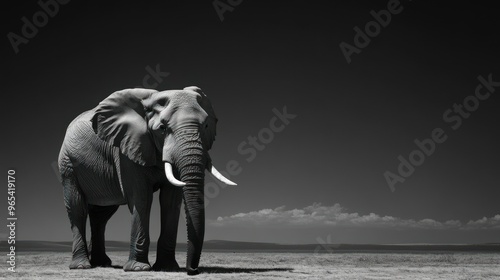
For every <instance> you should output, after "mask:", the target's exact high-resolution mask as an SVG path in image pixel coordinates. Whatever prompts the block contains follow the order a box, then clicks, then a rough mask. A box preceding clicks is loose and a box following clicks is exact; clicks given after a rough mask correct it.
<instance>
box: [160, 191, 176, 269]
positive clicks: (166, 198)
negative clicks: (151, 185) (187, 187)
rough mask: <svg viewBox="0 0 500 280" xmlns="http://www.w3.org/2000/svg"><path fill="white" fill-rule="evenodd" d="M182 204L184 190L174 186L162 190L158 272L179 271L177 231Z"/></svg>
mask: <svg viewBox="0 0 500 280" xmlns="http://www.w3.org/2000/svg"><path fill="white" fill-rule="evenodd" d="M181 202H182V189H180V188H178V187H174V186H163V187H162V188H161V189H160V207H161V233H160V237H159V238H158V246H157V250H156V262H155V264H154V265H153V269H154V270H156V271H179V264H178V263H177V261H176V260H175V245H176V244H177V229H178V226H179V215H180V210H181Z"/></svg>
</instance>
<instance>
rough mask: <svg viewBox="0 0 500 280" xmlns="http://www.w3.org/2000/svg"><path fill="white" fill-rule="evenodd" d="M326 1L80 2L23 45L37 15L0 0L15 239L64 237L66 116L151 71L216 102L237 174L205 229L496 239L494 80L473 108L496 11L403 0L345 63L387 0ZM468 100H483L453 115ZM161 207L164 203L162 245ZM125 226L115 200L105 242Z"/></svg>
mask: <svg viewBox="0 0 500 280" xmlns="http://www.w3.org/2000/svg"><path fill="white" fill-rule="evenodd" d="M18 2H20V1H18ZM220 2H221V3H226V1H224V0H221V1H220ZM332 2H334V1H307V2H306V1H242V2H241V4H239V5H237V6H236V7H233V8H234V9H233V10H232V11H226V12H225V13H224V14H223V17H224V20H223V21H221V20H220V18H219V16H218V14H217V12H216V10H215V8H214V6H213V2H212V1H161V2H160V1H152V2H149V1H140V2H139V1H136V2H133V3H128V2H127V3H125V1H114V5H112V4H111V3H112V2H111V1H107V2H106V3H107V4H106V5H102V2H98V1H95V2H90V1H70V2H69V3H68V4H65V5H59V11H57V13H54V14H55V15H54V16H53V17H50V18H49V19H48V22H47V24H46V25H45V26H42V27H40V28H38V31H37V33H36V34H35V35H34V36H33V38H29V39H28V41H27V43H21V44H20V45H19V46H18V49H19V51H18V53H17V54H16V52H15V51H14V48H13V46H12V45H11V43H10V42H9V39H8V34H9V32H13V33H15V34H17V35H19V36H22V27H23V24H24V22H23V21H22V18H23V17H26V18H27V19H28V20H29V21H30V22H33V15H34V14H35V13H36V12H38V11H40V10H41V9H42V8H41V7H40V6H39V4H38V3H37V1H24V2H23V3H16V4H13V3H9V4H4V8H3V9H2V11H3V15H2V34H3V39H2V46H3V57H4V58H3V59H2V69H3V70H2V80H3V82H2V89H3V90H2V107H3V109H2V111H1V114H2V127H1V131H2V145H1V158H2V169H1V170H2V172H4V173H7V170H8V169H9V168H13V169H15V170H16V173H17V174H16V176H17V177H16V178H17V193H16V194H17V207H18V208H17V209H18V210H17V213H18V218H19V220H18V233H17V234H18V235H17V237H18V238H19V239H28V240H70V239H71V232H70V229H69V220H68V219H67V215H66V210H65V208H64V204H63V199H62V187H61V185H60V183H59V182H58V179H57V176H56V175H55V172H54V169H53V164H54V162H55V161H56V159H57V156H58V153H59V149H60V145H61V143H62V140H63V137H64V133H65V129H66V127H67V125H68V124H69V123H70V122H71V120H72V119H73V118H75V117H76V116H77V115H78V114H80V113H81V112H83V111H85V110H88V109H91V108H93V107H94V106H96V105H97V104H98V103H99V102H100V101H101V100H102V99H104V98H105V97H107V96H108V95H109V94H111V93H112V92H114V91H116V90H120V89H124V88H129V87H137V86H140V87H143V86H145V85H144V84H143V79H144V78H145V76H147V75H148V74H149V72H148V70H147V69H155V68H157V67H158V68H159V69H160V71H161V72H168V73H169V74H168V76H167V75H166V74H163V77H160V78H161V81H158V84H157V85H156V88H157V89H159V90H166V89H180V88H183V87H186V86H191V85H196V86H199V87H200V88H202V89H203V90H204V92H205V93H206V94H207V95H208V96H209V98H210V99H211V101H212V104H213V106H214V109H215V111H216V114H217V116H218V118H219V124H218V134H217V139H216V142H215V144H214V148H213V150H212V151H211V156H212V158H213V161H214V163H215V165H216V166H217V167H218V169H219V170H226V164H227V163H228V162H230V161H232V160H234V161H237V162H238V163H239V165H240V167H241V169H242V171H241V173H240V174H238V175H237V176H231V179H232V180H234V181H236V182H237V183H238V186H237V187H225V188H221V187H216V188H212V189H211V197H210V198H208V199H209V203H208V205H207V219H209V222H208V223H207V237H206V239H228V240H241V241H266V242H287V243H316V242H318V243H321V242H322V241H321V240H324V241H327V240H328V241H329V242H335V243H336V242H343V243H348V242H351V243H401V242H410V243H419V242H439V243H473V242H500V239H499V237H498V236H500V235H499V230H500V215H499V214H500V203H499V199H498V198H499V197H500V189H499V185H500V179H499V177H498V171H499V168H500V161H499V160H498V156H499V153H500V149H499V146H498V143H499V142H500V134H499V133H498V124H499V121H500V114H499V111H498V106H499V105H500V99H499V96H498V95H499V94H500V87H497V88H496V89H497V90H496V91H494V92H492V93H491V94H490V96H489V98H483V99H484V100H479V101H478V102H477V104H474V101H477V100H478V99H477V97H474V94H475V91H476V87H477V86H478V85H479V84H480V82H479V80H478V76H482V77H484V78H485V79H488V76H489V75H491V79H492V80H493V81H500V54H499V51H498V50H499V49H500V37H499V27H500V22H499V17H498V14H499V11H500V10H499V9H498V8H495V7H494V6H491V4H490V2H488V1H483V2H477V1H475V2H473V3H472V2H470V3H469V2H457V1H447V2H446V3H441V2H440V3H436V2H432V3H431V2H429V1H401V2H400V5H399V9H400V12H399V13H397V14H392V16H391V21H390V22H389V23H388V24H387V25H386V26H385V27H381V28H380V30H379V32H378V34H375V35H374V36H373V37H372V38H370V41H369V43H368V44H367V45H366V46H363V48H360V49H359V51H358V53H354V54H352V55H351V57H350V59H351V62H350V63H348V62H347V60H346V58H345V57H344V55H343V53H342V51H341V48H340V47H339V45H340V44H341V42H345V43H347V44H350V45H353V46H355V43H354V39H355V35H356V31H355V30H354V28H355V27H359V28H360V29H362V30H364V29H365V25H366V24H367V23H368V22H370V21H373V20H374V18H373V16H372V15H371V14H370V11H371V10H374V11H376V12H377V11H380V10H382V9H384V10H385V9H387V6H388V3H390V2H393V1H364V2H363V4H361V3H359V1H356V2H357V3H352V2H353V1H335V3H332ZM160 3H161V4H160ZM6 5H17V6H10V7H7V6H6ZM151 81H152V82H154V80H151ZM492 89H493V90H494V89H495V87H493V88H492ZM479 92H480V93H481V94H487V92H488V90H487V88H486V87H484V86H483V88H481V89H480V91H479ZM464 99H465V100H468V102H469V105H467V106H468V107H469V108H473V107H471V106H476V107H477V108H473V109H472V110H471V111H470V112H465V113H463V114H464V116H466V117H457V116H460V114H459V113H458V112H454V111H453V110H454V104H463V102H464ZM471 104H472V105H471ZM285 106H286V111H287V112H288V113H289V114H293V115H296V117H295V118H294V119H291V120H289V123H288V124H287V125H286V126H285V127H284V129H283V130H282V131H280V132H276V133H273V138H272V140H270V141H267V142H269V143H266V144H264V148H263V149H262V150H261V151H257V153H256V157H255V158H254V159H253V160H250V161H247V159H248V158H249V154H242V153H241V152H240V151H238V146H239V145H243V146H242V147H244V148H245V149H248V148H249V147H251V146H250V145H249V144H248V141H249V140H248V137H249V136H256V137H257V138H258V135H259V133H261V135H264V137H266V136H268V135H267V134H265V133H266V132H269V130H266V129H267V128H269V126H270V121H271V120H272V119H273V118H274V116H275V113H274V112H273V108H276V109H277V110H278V111H282V110H283V108H284V107H285ZM449 109H451V110H452V112H451V113H449V115H448V117H450V118H452V119H453V121H450V120H449V121H446V120H445V119H444V118H443V114H445V113H447V110H449ZM464 110H466V109H464ZM458 118H460V119H461V126H460V127H458V128H456V129H453V128H452V126H453V125H455V124H456V121H457V119H458ZM277 124H278V125H280V124H281V122H279V121H278V122H277ZM436 128H441V129H442V130H443V131H444V133H445V135H446V137H447V138H446V140H445V141H444V142H443V143H438V144H436V147H435V150H434V151H433V152H432V153H430V155H429V156H426V157H425V160H424V162H423V163H422V164H421V165H420V166H417V167H416V168H415V170H414V172H413V174H411V175H410V176H408V177H407V178H406V179H405V181H404V182H398V183H396V184H395V185H394V191H391V188H390V187H389V185H388V183H387V181H386V178H385V177H384V173H385V172H386V171H389V172H392V173H394V174H398V165H399V164H400V160H399V159H398V156H399V155H401V156H402V157H403V158H405V159H407V160H408V157H409V155H410V153H411V152H412V151H413V150H416V149H418V148H417V146H416V144H415V143H414V140H415V139H418V140H423V139H426V138H430V137H432V136H431V133H432V131H433V130H434V129H436ZM262 131H264V132H262ZM264 141H265V140H264ZM243 142H247V144H242V143H243ZM417 153H418V152H417ZM414 154H415V153H414ZM209 182H213V179H212V178H208V179H207V183H209ZM211 184H213V183H211ZM212 186H213V185H212ZM5 196H6V190H4V191H2V194H1V197H2V199H1V201H0V206H1V210H0V213H1V215H0V217H1V218H2V219H3V220H4V221H5V217H6V215H7V214H6V212H7V211H6V199H5ZM283 206H285V207H283ZM158 211H159V210H158V203H157V201H156V200H155V205H154V208H153V210H152V226H151V235H152V239H153V240H154V239H156V238H157V237H158V234H159V227H158V219H159V212H158ZM129 221H130V217H129V214H128V212H127V209H126V207H121V208H120V210H119V212H118V213H117V214H116V215H115V216H114V217H113V218H112V220H111V221H110V224H109V226H108V233H107V238H108V239H111V240H127V239H128V234H129V230H130V224H129ZM180 224H181V225H180V227H179V228H180V234H179V241H183V240H185V238H186V237H185V226H184V222H183V221H182V220H181V222H180ZM0 228H1V230H0V234H1V235H2V236H1V237H2V239H4V238H5V236H6V229H5V227H0Z"/></svg>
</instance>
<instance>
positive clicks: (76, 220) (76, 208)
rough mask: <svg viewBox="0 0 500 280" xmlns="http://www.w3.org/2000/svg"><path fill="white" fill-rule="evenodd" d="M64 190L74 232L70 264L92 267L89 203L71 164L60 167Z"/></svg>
mask: <svg viewBox="0 0 500 280" xmlns="http://www.w3.org/2000/svg"><path fill="white" fill-rule="evenodd" d="M59 168H60V171H61V180H62V184H63V192H64V204H65V205H66V210H67V211H68V217H69V221H70V223H71V231H72V232H73V250H72V251H73V258H72V260H71V263H70V265H69V268H70V269H84V268H90V267H91V265H90V262H89V256H88V251H87V242H86V239H85V238H86V237H85V226H86V223H87V213H88V211H87V203H86V202H85V197H84V196H83V193H82V191H81V189H80V187H79V186H78V182H77V180H76V176H75V174H74V172H73V168H72V167H71V164H69V163H68V164H67V165H65V166H64V167H61V166H60V167H59Z"/></svg>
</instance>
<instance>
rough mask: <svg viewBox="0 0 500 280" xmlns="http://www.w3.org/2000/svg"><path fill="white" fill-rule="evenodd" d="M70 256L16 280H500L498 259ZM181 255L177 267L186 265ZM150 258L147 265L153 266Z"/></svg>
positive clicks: (25, 263)
mask: <svg viewBox="0 0 500 280" xmlns="http://www.w3.org/2000/svg"><path fill="white" fill-rule="evenodd" d="M70 255H71V254H70V252H65V253H62V252H22V253H20V254H19V255H18V259H17V273H15V274H14V273H10V272H7V271H6V268H5V265H4V269H3V271H2V272H1V273H0V278H4V277H5V278H17V279H65V280H67V279H120V280H125V279H134V280H137V279H196V278H203V279H255V278H258V279H287V278H288V279H304V278H309V277H311V278H313V279H322V278H323V279H500V254H498V253H473V252H465V253H459V252H456V253H334V254H326V253H325V254H312V253H241V252H240V253H233V252H227V253H226V252H224V253H223V252H204V253H203V255H202V261H201V268H200V270H201V271H202V274H200V275H198V276H194V277H192V276H191V277H189V276H187V275H186V273H185V272H179V273H171V272H168V273H167V272H124V271H123V270H122V269H121V267H119V266H120V265H123V264H124V263H125V262H126V260H127V257H128V253H127V252H109V253H108V255H109V256H110V258H111V259H112V261H113V265H116V266H117V267H116V268H94V269H89V270H69V269H68V264H69V262H70ZM185 256H186V255H185V253H181V252H179V253H178V254H177V260H178V261H179V265H181V267H182V266H184V264H185ZM154 259H155V256H154V254H150V261H154Z"/></svg>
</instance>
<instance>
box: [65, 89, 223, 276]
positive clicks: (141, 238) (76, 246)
mask: <svg viewBox="0 0 500 280" xmlns="http://www.w3.org/2000/svg"><path fill="white" fill-rule="evenodd" d="M216 122H217V119H216V117H215V114H214V112H213V109H212V106H211V104H210V102H209V100H208V98H207V97H206V95H205V94H204V93H203V92H202V91H201V90H200V89H199V88H197V87H187V88H184V89H183V90H168V91H162V92H158V91H156V90H150V89H126V90H122V91H117V92H115V93H113V94H111V95H110V96H109V97H108V98H106V99H105V100H103V101H102V102H101V103H99V105H98V106H97V107H96V108H94V109H92V110H90V111H87V112H84V113H83V114H81V115H80V116H78V117H77V118H76V119H75V120H74V121H73V122H72V123H71V124H70V125H69V127H68V129H67V132H66V136H65V139H64V142H63V145H62V148H61V152H60V154H59V170H60V173H61V180H62V184H63V189H64V202H65V205H66V209H67V211H68V216H69V219H70V222H71V230H72V232H73V259H72V262H71V264H70V268H72V269H79V268H90V267H94V266H110V265H111V260H110V259H109V257H108V256H107V255H106V253H105V248H104V230H105V227H106V223H107V221H108V220H109V218H110V217H111V216H112V215H113V214H114V213H115V212H116V210H117V209H118V206H119V205H128V208H129V209H130V213H131V214H132V231H131V238H130V242H131V243H130V256H129V260H128V262H127V263H126V264H125V265H124V267H123V269H124V270H126V271H129V270H149V269H151V267H150V265H149V261H148V247H149V243H150V241H149V215H150V210H151V201H152V197H153V192H155V191H157V190H158V189H159V190H160V205H161V234H160V237H159V240H158V248H157V257H156V262H155V264H154V265H153V269H154V270H163V271H175V270H178V269H179V265H178V264H177V261H176V260H175V245H176V239H177V226H178V221H179V213H180V207H181V201H182V200H184V203H185V209H186V220H187V232H188V249H187V263H186V269H187V272H188V274H190V275H194V274H198V263H199V260H200V255H201V250H202V246H203V238H204V233H205V211H204V201H203V197H204V195H203V187H204V174H205V173H204V170H205V169H206V168H207V166H210V165H211V160H210V156H209V154H208V150H209V149H210V148H211V146H212V143H213V141H214V139H215V125H216ZM165 162H168V163H171V165H172V167H173V175H174V176H175V178H179V179H180V181H182V182H184V183H186V185H185V186H182V187H176V186H174V185H172V184H171V183H170V182H169V181H168V180H167V179H166V177H165V176H166V175H165V170H164V163H165ZM87 215H88V216H89V217H90V226H91V241H90V242H91V243H90V246H89V249H87V244H86V237H85V225H86V220H87Z"/></svg>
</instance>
